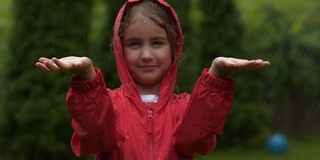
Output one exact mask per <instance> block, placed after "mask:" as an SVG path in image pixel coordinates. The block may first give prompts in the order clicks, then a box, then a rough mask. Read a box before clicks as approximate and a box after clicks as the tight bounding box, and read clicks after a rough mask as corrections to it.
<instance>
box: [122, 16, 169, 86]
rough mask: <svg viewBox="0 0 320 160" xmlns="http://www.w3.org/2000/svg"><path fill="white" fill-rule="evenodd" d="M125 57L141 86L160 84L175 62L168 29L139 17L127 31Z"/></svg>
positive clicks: (124, 46) (124, 41) (131, 72)
mask: <svg viewBox="0 0 320 160" xmlns="http://www.w3.org/2000/svg"><path fill="white" fill-rule="evenodd" d="M123 49H124V57H125V61H126V64H127V67H128V69H129V72H130V74H131V76H132V77H133V79H134V81H135V82H136V83H137V85H138V87H139V86H140V87H154V85H160V83H161V80H162V78H163V76H164V75H165V74H166V72H167V70H168V69H169V67H170V66H171V64H172V57H171V46H170V43H169V40H168V37H167V33H166V31H165V30H164V29H163V28H161V27H159V26H158V25H156V24H155V23H153V22H151V21H148V20H147V21H146V20H136V21H135V22H134V23H133V24H131V25H130V26H129V27H128V28H127V29H126V31H125V34H124V38H123Z"/></svg>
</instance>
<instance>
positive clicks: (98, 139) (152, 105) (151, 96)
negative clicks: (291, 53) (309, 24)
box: [36, 0, 270, 160]
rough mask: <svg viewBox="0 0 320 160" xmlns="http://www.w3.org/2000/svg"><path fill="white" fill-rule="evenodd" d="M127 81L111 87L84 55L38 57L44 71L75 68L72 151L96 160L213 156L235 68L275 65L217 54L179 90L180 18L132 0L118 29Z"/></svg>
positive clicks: (151, 0)
mask: <svg viewBox="0 0 320 160" xmlns="http://www.w3.org/2000/svg"><path fill="white" fill-rule="evenodd" d="M113 45H114V52H115V55H116V63H117V69H118V74H119V77H120V80H121V83H122V85H121V86H120V87H119V88H117V89H115V90H111V89H108V88H107V87H106V84H105V81H104V79H103V77H102V74H101V70H100V69H99V68H95V67H94V66H93V64H92V61H91V60H90V59H89V58H87V57H65V58H61V59H57V58H52V59H48V58H40V59H39V62H37V63H36V66H37V67H38V68H40V69H42V70H44V71H49V72H50V71H52V72H70V73H72V74H73V76H72V80H71V88H70V90H69V91H68V93H67V106H68V111H69V112H70V115H71V116H72V127H73V129H74V135H73V137H72V144H71V145H72V149H73V151H74V153H75V155H76V156H78V157H80V156H83V155H88V154H96V159H97V160H106V159H114V160H115V159H121V160H123V159H126V160H127V159H134V160H147V159H148V160H152V159H159V160H165V159H166V160H177V159H192V158H193V157H194V156H195V155H196V154H197V153H200V154H208V153H209V152H210V151H211V150H212V149H213V148H214V147H215V145H216V135H219V134H222V130H223V126H224V120H225V116H226V115H227V114H228V112H229V111H230V110H231V106H232V103H233V89H234V87H235V82H234V81H233V80H232V79H231V78H230V77H228V75H229V74H230V73H232V72H235V71H237V70H243V69H253V68H259V67H264V66H268V65H270V63H269V62H267V61H263V60H250V61H249V60H243V59H236V58H225V57H219V58H216V59H214V60H213V61H212V64H211V67H210V68H206V69H204V70H203V72H202V74H201V76H200V77H199V79H198V81H197V82H196V85H195V87H194V90H193V92H192V94H191V95H190V94H188V93H182V94H179V95H178V94H174V93H173V91H174V87H175V84H176V76H177V70H178V60H179V58H180V55H181V51H182V45H183V37H182V32H181V28H180V25H179V21H178V18H177V15H176V14H175V12H174V10H173V9H172V8H171V7H170V6H169V4H167V3H166V2H164V1H163V0H158V1H156V0H140V1H139V0H129V1H128V2H126V3H125V4H124V6H123V7H122V8H121V10H120V11H119V14H118V17H117V19H116V22H115V27H114V41H113Z"/></svg>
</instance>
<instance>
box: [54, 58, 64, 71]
mask: <svg viewBox="0 0 320 160" xmlns="http://www.w3.org/2000/svg"><path fill="white" fill-rule="evenodd" d="M52 62H53V63H54V64H55V65H56V66H57V67H58V68H60V69H66V65H65V64H64V63H63V62H61V61H60V60H59V59H57V58H56V57H53V58H52Z"/></svg>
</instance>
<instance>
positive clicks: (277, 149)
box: [267, 133, 288, 154]
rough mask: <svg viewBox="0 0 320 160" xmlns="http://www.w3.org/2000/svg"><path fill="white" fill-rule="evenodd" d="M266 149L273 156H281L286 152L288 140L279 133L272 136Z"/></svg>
mask: <svg viewBox="0 0 320 160" xmlns="http://www.w3.org/2000/svg"><path fill="white" fill-rule="evenodd" d="M267 149H268V151H269V152H271V153H273V154H283V153H285V152H287V150H288V139H287V137H286V136H285V135H283V134H280V133H275V134H272V135H271V136H270V137H269V138H268V141H267Z"/></svg>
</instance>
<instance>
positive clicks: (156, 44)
mask: <svg viewBox="0 0 320 160" xmlns="http://www.w3.org/2000/svg"><path fill="white" fill-rule="evenodd" d="M163 45H164V43H163V42H161V41H155V42H152V46H154V47H157V48H158V47H161V46H163Z"/></svg>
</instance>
